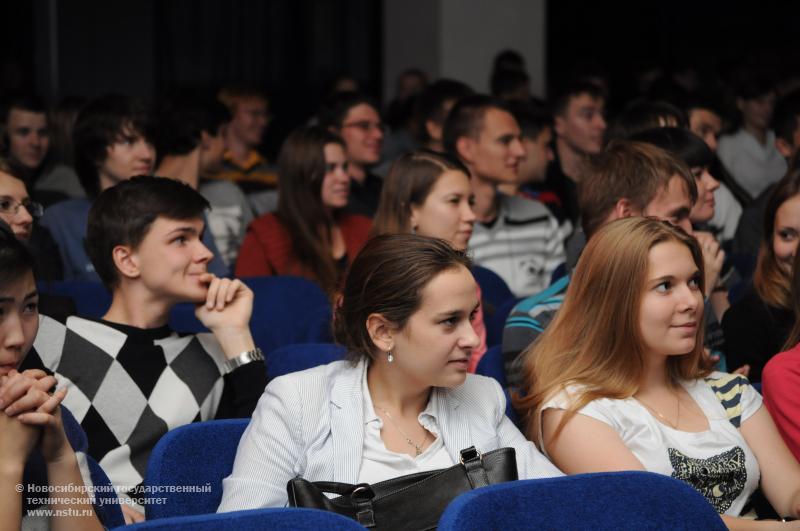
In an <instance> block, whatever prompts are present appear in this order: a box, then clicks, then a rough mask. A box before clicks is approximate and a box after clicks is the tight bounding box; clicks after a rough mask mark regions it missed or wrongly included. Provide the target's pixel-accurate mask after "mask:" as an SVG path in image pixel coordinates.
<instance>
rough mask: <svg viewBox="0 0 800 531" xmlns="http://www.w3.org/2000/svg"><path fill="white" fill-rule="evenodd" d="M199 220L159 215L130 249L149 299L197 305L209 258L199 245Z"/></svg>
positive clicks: (202, 294) (201, 298)
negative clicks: (201, 279) (135, 246)
mask: <svg viewBox="0 0 800 531" xmlns="http://www.w3.org/2000/svg"><path fill="white" fill-rule="evenodd" d="M203 229H204V224H203V220H202V218H197V219H189V220H178V219H169V218H165V217H161V216H159V217H158V218H156V220H155V221H154V222H153V223H152V225H151V226H150V230H149V231H148V232H147V234H146V235H145V237H144V238H143V239H142V242H141V243H140V244H139V246H138V247H137V248H136V249H134V250H133V252H132V255H131V259H132V260H134V262H135V264H136V266H137V271H138V278H139V279H140V281H141V282H142V285H143V286H144V287H145V288H146V289H147V290H148V291H149V292H150V294H152V296H153V298H157V299H159V300H167V301H171V302H186V301H190V302H201V301H204V300H205V298H206V292H207V291H208V285H207V284H206V283H204V282H201V281H200V277H201V276H202V275H203V274H204V273H206V266H207V265H208V262H209V261H210V260H211V258H212V254H211V251H209V250H208V248H207V247H206V246H205V245H203V242H202V241H201V236H202V233H203Z"/></svg>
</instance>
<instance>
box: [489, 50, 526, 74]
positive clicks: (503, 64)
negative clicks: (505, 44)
mask: <svg viewBox="0 0 800 531" xmlns="http://www.w3.org/2000/svg"><path fill="white" fill-rule="evenodd" d="M513 69H516V70H524V69H525V58H524V57H522V54H521V53H519V52H518V51H516V50H512V49H511V48H506V49H504V50H501V51H499V52H497V55H495V56H494V61H492V71H493V72H497V71H498V70H513Z"/></svg>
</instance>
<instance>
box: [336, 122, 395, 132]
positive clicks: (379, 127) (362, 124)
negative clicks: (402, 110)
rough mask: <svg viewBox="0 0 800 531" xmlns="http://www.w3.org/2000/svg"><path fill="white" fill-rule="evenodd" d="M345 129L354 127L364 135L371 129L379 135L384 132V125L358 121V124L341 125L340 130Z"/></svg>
mask: <svg viewBox="0 0 800 531" xmlns="http://www.w3.org/2000/svg"><path fill="white" fill-rule="evenodd" d="M345 127H355V128H357V129H361V130H362V131H363V132H365V133H369V132H370V131H372V130H373V129H377V130H378V131H380V132H381V133H385V132H386V124H384V123H382V122H371V121H369V120H360V121H358V122H351V123H349V124H342V128H345Z"/></svg>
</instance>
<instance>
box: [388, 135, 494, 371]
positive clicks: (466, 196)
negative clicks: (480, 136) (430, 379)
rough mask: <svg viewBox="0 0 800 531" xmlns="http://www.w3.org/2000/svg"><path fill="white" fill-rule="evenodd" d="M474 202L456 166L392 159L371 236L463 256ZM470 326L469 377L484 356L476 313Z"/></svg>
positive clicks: (415, 157) (442, 159) (430, 156)
mask: <svg viewBox="0 0 800 531" xmlns="http://www.w3.org/2000/svg"><path fill="white" fill-rule="evenodd" d="M474 202H475V197H474V195H473V194H472V185H471V184H470V180H469V170H468V169H467V168H466V167H465V166H464V165H463V164H462V163H461V162H460V161H458V160H457V159H455V158H452V157H449V156H447V155H444V154H441V153H436V152H433V151H427V150H422V151H417V152H415V153H408V154H406V155H403V156H402V157H400V158H399V159H397V161H396V162H395V163H394V164H393V165H392V168H391V171H390V172H389V175H387V176H386V179H385V180H384V183H383V190H382V191H381V201H380V205H379V207H378V211H377V213H376V214H375V220H374V222H373V225H372V233H373V234H408V233H414V234H418V235H420V236H428V237H431V238H441V239H443V240H445V241H446V242H448V243H449V244H450V245H451V246H452V247H453V248H454V249H456V250H458V251H463V250H466V248H467V244H468V243H469V239H470V236H472V227H473V225H474V224H475V213H474V212H473V211H472V205H473V203H474ZM480 297H481V292H480V287H478V299H479V300H480ZM472 324H473V326H474V328H475V332H476V333H477V334H478V337H479V338H480V344H479V345H478V346H477V347H476V348H475V349H474V350H473V352H472V356H471V357H470V361H469V372H475V369H476V368H477V367H478V362H479V361H480V359H481V357H482V356H483V355H484V354H485V353H486V326H485V325H484V322H483V309H482V308H478V312H477V313H476V315H475V319H474V321H473V322H472Z"/></svg>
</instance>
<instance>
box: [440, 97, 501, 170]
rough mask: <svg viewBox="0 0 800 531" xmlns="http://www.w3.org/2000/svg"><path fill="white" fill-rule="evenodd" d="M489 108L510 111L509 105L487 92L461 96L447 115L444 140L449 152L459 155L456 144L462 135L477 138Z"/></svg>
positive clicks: (445, 147)
mask: <svg viewBox="0 0 800 531" xmlns="http://www.w3.org/2000/svg"><path fill="white" fill-rule="evenodd" d="M489 109H499V110H501V111H506V112H510V111H509V110H508V106H507V105H506V104H505V103H504V102H502V101H499V100H496V99H494V98H492V97H490V96H486V95H485V94H475V95H472V96H467V97H466V98H461V99H460V100H458V102H456V104H455V105H454V106H453V108H452V109H451V110H450V114H448V115H447V120H445V122H444V130H443V131H442V142H443V144H444V149H445V151H447V152H448V153H450V154H452V155H455V156H458V150H457V149H456V144H457V142H458V139H459V138H461V137H464V136H465V137H469V138H477V137H478V135H479V134H480V131H481V128H482V127H483V118H484V117H485V116H486V111H488V110H489Z"/></svg>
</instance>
